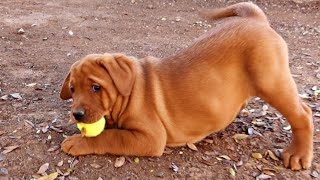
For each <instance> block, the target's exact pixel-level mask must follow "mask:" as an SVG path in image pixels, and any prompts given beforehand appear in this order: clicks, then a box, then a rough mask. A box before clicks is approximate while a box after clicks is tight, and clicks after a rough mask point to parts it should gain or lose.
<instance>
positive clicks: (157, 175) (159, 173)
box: [155, 172, 164, 178]
mask: <svg viewBox="0 0 320 180" xmlns="http://www.w3.org/2000/svg"><path fill="white" fill-rule="evenodd" d="M155 176H156V177H160V178H162V177H163V176H164V173H163V172H158V173H156V174H155Z"/></svg>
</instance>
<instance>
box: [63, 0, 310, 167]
mask: <svg viewBox="0 0 320 180" xmlns="http://www.w3.org/2000/svg"><path fill="white" fill-rule="evenodd" d="M205 14H206V16H209V17H210V18H211V19H216V18H223V17H228V16H238V17H234V18H232V19H230V20H228V21H227V22H225V23H224V24H223V25H222V26H220V27H217V28H215V29H212V30H211V31H210V32H208V33H206V34H205V35H203V36H201V37H200V38H199V39H198V40H197V41H196V42H195V43H193V44H192V45H191V46H190V47H189V48H187V49H185V50H183V51H181V52H179V53H178V54H176V55H173V56H171V57H168V58H164V59H158V58H155V57H145V58H143V59H135V58H133V57H127V56H125V55H122V54H103V55H99V54H93V55H88V56H86V57H85V58H84V59H82V60H80V61H78V62H76V63H75V64H73V66H72V67H71V70H70V72H69V74H68V76H67V78H66V79H65V82H64V84H63V87H62V90H61V94H60V96H61V98H62V99H69V98H72V99H73V104H72V111H71V112H72V113H71V114H72V115H71V119H72V120H73V121H75V122H78V121H82V122H86V123H91V122H95V121H96V120H98V119H99V118H100V117H102V116H105V117H106V118H107V119H108V122H109V123H113V124H116V125H117V127H118V128H114V129H107V130H105V131H103V132H102V134H100V135H99V136H97V137H94V138H86V137H81V136H80V135H74V136H71V137H68V138H67V139H66V140H65V141H64V142H63V143H62V149H63V151H64V152H66V153H68V154H71V155H74V156H78V155H85V154H106V153H111V154H123V155H141V156H160V155H162V153H163V150H164V148H165V146H166V145H167V146H181V145H185V144H186V143H194V142H197V141H200V140H201V139H203V138H204V137H206V136H207V135H209V134H211V133H213V132H217V131H219V130H222V129H223V128H225V127H226V126H228V125H229V124H230V123H231V122H232V121H233V119H234V118H235V116H236V115H237V113H238V112H239V110H240V108H241V106H242V105H243V104H244V103H245V101H246V100H247V99H248V98H250V97H251V96H260V97H261V98H263V99H264V100H265V101H266V102H268V103H270V104H271V105H272V106H273V107H275V108H276V109H277V110H279V111H280V112H281V113H282V114H283V115H284V116H285V117H286V119H287V120H288V121H289V123H290V125H291V127H292V131H293V138H292V142H291V145H290V146H289V147H288V148H286V150H285V151H284V153H283V158H284V165H285V166H286V167H291V169H293V170H299V169H302V168H303V169H305V168H309V167H310V165H311V161H312V156H313V140H312V138H313V123H312V114H311V110H310V109H309V108H308V107H307V106H306V105H305V104H303V103H302V102H300V100H299V97H298V92H297V88H296V84H295V82H294V81H293V78H292V77H291V74H290V70H289V66H288V52H287V45H286V43H285V42H284V40H283V39H282V38H281V37H280V36H279V35H278V34H277V33H276V32H275V31H274V30H273V29H272V28H271V27H270V26H269V23H268V21H267V18H266V16H265V14H264V13H263V12H262V10H261V9H259V8H258V7H257V6H256V5H254V4H252V3H239V4H235V5H232V6H229V7H226V8H222V9H217V10H212V11H209V12H206V13H205ZM235 90H236V91H235ZM226 109H227V110H228V111H225V110H226Z"/></svg>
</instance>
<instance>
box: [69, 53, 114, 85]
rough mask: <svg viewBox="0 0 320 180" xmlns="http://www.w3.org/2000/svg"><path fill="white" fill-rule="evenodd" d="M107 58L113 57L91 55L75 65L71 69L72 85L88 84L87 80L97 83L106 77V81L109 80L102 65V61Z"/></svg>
mask: <svg viewBox="0 0 320 180" xmlns="http://www.w3.org/2000/svg"><path fill="white" fill-rule="evenodd" d="M106 58H112V56H111V55H110V57H108V55H100V54H91V55H88V56H86V57H85V58H83V59H81V60H80V61H78V62H77V63H74V64H73V65H72V67H71V72H70V83H71V84H83V83H86V81H87V80H90V81H94V82H96V81H99V80H100V79H101V77H104V79H105V80H106V79H109V78H108V75H107V71H106V70H105V69H104V68H103V66H101V63H100V61H102V60H103V59H106ZM110 81H111V79H110Z"/></svg>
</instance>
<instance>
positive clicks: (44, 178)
mask: <svg viewBox="0 0 320 180" xmlns="http://www.w3.org/2000/svg"><path fill="white" fill-rule="evenodd" d="M58 175H59V173H58V172H54V173H51V174H49V175H47V176H42V177H40V178H39V179H38V180H54V179H56V178H57V177H58Z"/></svg>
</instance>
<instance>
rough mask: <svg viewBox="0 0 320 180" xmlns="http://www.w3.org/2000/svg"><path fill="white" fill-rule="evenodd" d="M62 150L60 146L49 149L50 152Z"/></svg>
mask: <svg viewBox="0 0 320 180" xmlns="http://www.w3.org/2000/svg"><path fill="white" fill-rule="evenodd" d="M59 148H60V146H58V145H57V146H53V147H51V148H49V149H48V152H53V151H56V150H58V149H59Z"/></svg>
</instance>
